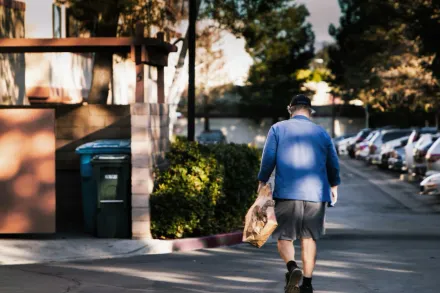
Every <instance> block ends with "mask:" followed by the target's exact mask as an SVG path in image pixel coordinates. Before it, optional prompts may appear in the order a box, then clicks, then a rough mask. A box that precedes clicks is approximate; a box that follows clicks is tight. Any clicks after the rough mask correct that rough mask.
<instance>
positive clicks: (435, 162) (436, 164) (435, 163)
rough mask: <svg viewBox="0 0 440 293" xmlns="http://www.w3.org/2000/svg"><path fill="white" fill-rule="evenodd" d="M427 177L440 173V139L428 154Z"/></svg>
mask: <svg viewBox="0 0 440 293" xmlns="http://www.w3.org/2000/svg"><path fill="white" fill-rule="evenodd" d="M425 158H426V164H427V165H426V167H427V171H426V176H430V175H433V174H436V173H440V138H438V139H437V140H436V141H435V142H434V144H433V145H432V146H431V147H430V148H429V150H428V152H427V153H426V157H425Z"/></svg>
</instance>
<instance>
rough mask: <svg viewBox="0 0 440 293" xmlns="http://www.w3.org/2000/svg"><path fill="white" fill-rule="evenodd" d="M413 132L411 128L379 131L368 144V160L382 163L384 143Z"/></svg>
mask: <svg viewBox="0 0 440 293" xmlns="http://www.w3.org/2000/svg"><path fill="white" fill-rule="evenodd" d="M411 132H412V130H410V129H387V130H381V131H379V132H378V133H377V134H376V135H375V137H374V138H373V139H372V140H371V142H370V143H369V145H368V149H369V154H368V156H367V162H369V163H376V164H380V163H381V157H380V151H381V147H382V145H384V144H385V143H388V142H390V141H392V140H395V139H398V138H402V137H405V136H409V135H410V134H411Z"/></svg>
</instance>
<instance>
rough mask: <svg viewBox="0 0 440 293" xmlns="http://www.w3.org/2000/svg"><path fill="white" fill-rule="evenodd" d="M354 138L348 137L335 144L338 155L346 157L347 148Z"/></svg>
mask: <svg viewBox="0 0 440 293" xmlns="http://www.w3.org/2000/svg"><path fill="white" fill-rule="evenodd" d="M353 140H354V138H353V137H349V138H346V139H343V140H341V141H339V142H338V143H337V149H338V154H339V155H348V150H347V147H348V146H349V145H350V144H352V143H353Z"/></svg>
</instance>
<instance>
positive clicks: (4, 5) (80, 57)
mask: <svg viewBox="0 0 440 293" xmlns="http://www.w3.org/2000/svg"><path fill="white" fill-rule="evenodd" d="M62 2H65V1H56V0H38V1H35V0H25V1H17V0H0V19H1V23H3V24H4V25H3V27H1V28H0V38H69V37H89V36H90V35H91V34H90V32H84V31H80V30H79V27H80V25H79V23H78V21H77V20H75V19H74V18H73V17H72V13H71V12H70V8H69V6H68V4H67V2H66V4H63V3H62ZM151 3H152V7H155V8H156V9H157V8H159V9H163V10H164V11H166V14H165V19H164V21H163V22H162V27H157V26H153V25H151V26H149V27H146V34H148V35H150V36H152V37H153V36H155V35H156V33H157V32H159V31H164V32H165V41H167V42H171V43H173V42H174V41H176V40H178V39H179V38H180V37H181V36H183V35H185V33H186V30H187V22H186V21H179V19H183V18H184V17H186V16H185V13H186V12H185V11H186V1H184V0H154V1H151ZM178 47H179V49H181V47H182V45H181V43H180V44H178ZM93 57H94V54H93V53H26V54H0V72H1V73H2V74H1V76H2V78H1V79H0V98H1V100H0V103H2V104H13V105H20V104H29V103H31V104H35V103H68V104H78V103H82V102H85V101H87V97H88V94H89V92H90V87H91V83H92V77H93V76H92V68H93ZM124 57H126V56H118V55H114V57H113V78H112V82H111V90H110V92H109V99H108V104H123V105H125V104H131V103H133V102H134V91H135V78H134V76H135V65H134V64H133V62H131V60H129V59H127V58H124ZM178 57H179V54H173V56H170V59H169V66H168V67H167V69H166V71H165V89H166V95H167V94H168V90H169V88H170V87H171V83H172V81H173V80H175V79H176V78H175V77H174V74H175V66H176V64H177V62H178ZM145 72H147V73H148V74H146V75H145V91H144V92H145V101H146V102H154V99H155V97H156V96H157V95H156V86H154V84H155V83H156V82H157V73H156V72H155V68H154V67H150V66H146V68H145Z"/></svg>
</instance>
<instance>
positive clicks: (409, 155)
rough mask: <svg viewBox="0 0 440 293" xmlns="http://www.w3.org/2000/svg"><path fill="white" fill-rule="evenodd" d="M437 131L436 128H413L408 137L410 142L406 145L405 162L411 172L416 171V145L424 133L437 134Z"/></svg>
mask: <svg viewBox="0 0 440 293" xmlns="http://www.w3.org/2000/svg"><path fill="white" fill-rule="evenodd" d="M436 132H437V129H436V128H430V127H428V128H421V129H416V130H413V132H412V133H411V135H410V136H409V138H408V143H407V144H406V146H405V162H404V165H405V167H406V169H408V173H409V174H413V173H414V147H415V145H416V143H417V142H418V141H419V139H420V138H421V136H422V135H424V134H435V133H436Z"/></svg>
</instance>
